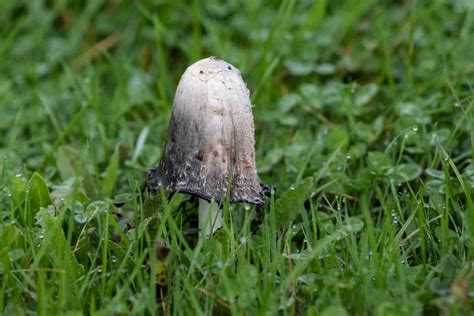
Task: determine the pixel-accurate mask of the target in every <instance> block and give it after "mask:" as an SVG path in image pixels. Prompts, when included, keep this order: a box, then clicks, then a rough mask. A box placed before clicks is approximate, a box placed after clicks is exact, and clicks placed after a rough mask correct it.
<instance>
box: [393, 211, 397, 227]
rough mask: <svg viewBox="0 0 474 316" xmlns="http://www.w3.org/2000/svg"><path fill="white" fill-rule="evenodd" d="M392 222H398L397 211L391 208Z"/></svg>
mask: <svg viewBox="0 0 474 316" xmlns="http://www.w3.org/2000/svg"><path fill="white" fill-rule="evenodd" d="M392 223H393V224H396V223H398V216H397V213H395V210H392Z"/></svg>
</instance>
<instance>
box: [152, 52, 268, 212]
mask: <svg viewBox="0 0 474 316" xmlns="http://www.w3.org/2000/svg"><path fill="white" fill-rule="evenodd" d="M229 180H231V185H228V181H229ZM161 186H162V187H163V188H164V189H165V190H166V191H171V192H183V193H189V194H193V195H197V196H199V197H200V198H203V199H205V200H207V201H211V200H212V199H214V200H215V201H216V202H217V203H220V202H222V201H225V199H226V193H227V189H228V188H230V202H232V203H236V202H248V203H252V204H261V203H262V201H263V200H262V198H263V194H264V193H263V191H264V188H263V187H262V185H261V184H260V180H259V177H258V174H257V168H256V163H255V140H254V123H253V115H252V104H251V102H250V94H249V90H248V89H247V86H246V84H245V83H244V81H243V80H242V77H241V75H240V71H239V70H238V69H237V68H236V67H234V66H233V65H231V64H229V63H228V62H226V61H224V60H222V59H219V58H216V57H209V58H206V59H202V60H200V61H198V62H196V63H194V64H193V65H191V66H189V67H188V68H187V69H186V71H185V72H184V74H183V76H182V77H181V80H180V82H179V84H178V88H177V90H176V96H175V99H174V102H173V111H172V117H171V122H170V126H169V131H168V140H167V143H166V146H165V149H164V153H163V155H162V157H161V161H160V163H159V165H158V167H157V168H155V169H152V170H150V171H149V173H148V188H149V189H151V190H159V189H160V187H161Z"/></svg>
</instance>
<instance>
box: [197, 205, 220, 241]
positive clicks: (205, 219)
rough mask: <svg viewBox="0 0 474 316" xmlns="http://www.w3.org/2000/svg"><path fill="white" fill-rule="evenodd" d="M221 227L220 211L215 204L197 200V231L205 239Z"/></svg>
mask: <svg viewBox="0 0 474 316" xmlns="http://www.w3.org/2000/svg"><path fill="white" fill-rule="evenodd" d="M221 227H222V210H221V209H220V208H219V206H218V205H217V203H216V202H214V201H212V202H211V203H209V202H208V201H206V200H203V199H199V230H200V232H201V234H202V235H203V236H205V237H209V235H211V234H213V233H214V232H215V231H216V230H218V229H219V228H221Z"/></svg>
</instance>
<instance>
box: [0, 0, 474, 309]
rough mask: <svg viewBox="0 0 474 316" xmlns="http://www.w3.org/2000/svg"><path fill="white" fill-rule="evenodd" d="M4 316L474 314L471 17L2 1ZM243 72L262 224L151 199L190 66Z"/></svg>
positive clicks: (465, 4) (340, 8)
mask: <svg viewBox="0 0 474 316" xmlns="http://www.w3.org/2000/svg"><path fill="white" fill-rule="evenodd" d="M0 12H2V14H1V15H0V96H1V97H0V313H4V314H6V315H21V314H28V313H38V314H45V315H51V314H61V313H66V312H71V314H75V313H77V314H80V313H86V314H96V313H97V314H104V315H105V314H114V313H115V314H128V313H130V314H159V313H165V314H168V313H169V314H184V315H189V314H211V313H222V314H226V313H233V314H243V313H245V314H249V315H257V314H264V313H271V314H275V313H281V314H298V313H302V314H309V315H313V314H323V315H346V314H357V315H359V314H373V315H388V314H395V313H397V314H410V315H413V314H466V313H468V312H470V311H471V312H472V309H473V307H474V282H473V277H474V272H473V265H472V262H473V257H474V243H473V238H472V237H473V229H474V205H473V201H472V192H473V187H474V164H473V158H474V141H473V140H474V107H473V102H474V88H473V85H474V59H473V56H474V55H473V52H474V33H473V31H474V21H473V19H474V7H473V6H472V4H471V2H470V1H468V0H465V1H462V0H459V1H453V2H446V1H405V2H401V3H400V4H393V3H392V2H391V1H372V0H364V1H356V2H354V1H324V0H321V1H316V2H313V1H291V0H284V1H266V2H263V1H262V2H258V1H228V2H226V3H225V4H222V3H218V2H217V1H206V2H203V3H199V1H195V2H193V3H192V4H188V3H187V2H185V1H169V2H162V3H161V4H156V3H155V1H141V2H136V3H133V4H131V3H128V2H120V1H88V2H86V3H80V2H70V3H69V2H67V1H56V2H55V1H44V2H34V1H31V2H26V1H25V2H21V1H1V3H0ZM209 55H217V56H220V57H222V58H224V59H225V60H227V61H229V62H230V63H232V64H234V65H236V66H237V67H239V68H240V70H241V72H242V75H243V77H244V79H245V80H246V81H247V83H248V87H249V89H250V91H251V93H252V101H253V103H254V104H255V107H254V116H255V125H256V151H257V165H258V168H259V174H260V177H261V179H262V182H264V183H266V184H271V185H273V187H274V190H273V194H272V196H271V197H270V198H269V199H268V201H267V204H266V207H265V216H264V219H263V222H262V223H260V224H258V223H256V222H255V218H256V214H255V210H254V209H252V208H251V207H249V206H248V205H226V206H225V208H224V212H225V218H226V221H225V225H224V228H223V229H222V230H221V231H219V232H218V233H217V234H215V235H214V236H213V237H212V238H209V239H207V240H206V239H199V238H197V234H196V229H195V228H196V223H197V218H196V217H197V204H196V201H194V200H193V199H192V198H190V197H189V196H186V195H180V194H176V195H174V196H173V197H172V198H171V199H170V200H168V199H167V197H166V195H165V193H164V192H161V193H159V194H154V195H149V194H145V195H143V196H142V195H140V191H141V188H142V187H143V181H144V179H145V175H146V171H147V170H148V169H150V168H152V167H154V166H155V165H156V164H157V162H158V161H159V158H160V156H161V153H162V148H163V145H164V143H165V140H166V132H167V126H168V120H169V117H170V111H171V104H172V100H173V95H174V91H175V87H176V85H177V82H178V81H179V78H180V76H181V74H182V72H183V71H184V69H185V68H186V66H187V65H189V64H191V63H192V62H194V61H196V60H197V59H200V58H204V57H207V56H209Z"/></svg>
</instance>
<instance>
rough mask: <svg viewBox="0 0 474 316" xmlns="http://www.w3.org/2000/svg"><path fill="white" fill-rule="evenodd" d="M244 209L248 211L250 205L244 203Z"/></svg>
mask: <svg viewBox="0 0 474 316" xmlns="http://www.w3.org/2000/svg"><path fill="white" fill-rule="evenodd" d="M244 209H245V210H246V211H250V204H247V203H245V204H244Z"/></svg>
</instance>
